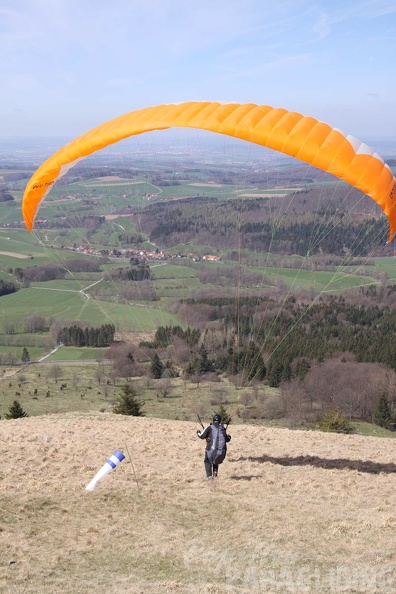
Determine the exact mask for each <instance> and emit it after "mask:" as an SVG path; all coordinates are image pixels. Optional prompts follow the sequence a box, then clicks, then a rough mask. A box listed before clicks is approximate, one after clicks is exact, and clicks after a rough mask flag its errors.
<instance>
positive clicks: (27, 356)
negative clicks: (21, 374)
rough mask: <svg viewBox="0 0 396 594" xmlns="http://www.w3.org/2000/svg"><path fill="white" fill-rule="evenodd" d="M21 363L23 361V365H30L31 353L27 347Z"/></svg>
mask: <svg viewBox="0 0 396 594" xmlns="http://www.w3.org/2000/svg"><path fill="white" fill-rule="evenodd" d="M21 361H22V363H29V361H30V355H29V351H28V350H27V348H26V347H23V351H22V357H21Z"/></svg>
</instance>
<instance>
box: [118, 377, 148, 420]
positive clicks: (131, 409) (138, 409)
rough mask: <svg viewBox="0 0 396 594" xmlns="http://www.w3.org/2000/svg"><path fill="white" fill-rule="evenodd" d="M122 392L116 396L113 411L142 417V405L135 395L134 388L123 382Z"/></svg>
mask: <svg viewBox="0 0 396 594" xmlns="http://www.w3.org/2000/svg"><path fill="white" fill-rule="evenodd" d="M121 390H122V394H121V396H120V397H119V398H118V401H117V404H116V405H115V407H114V409H113V412H115V413H116V414H117V415H129V416H132V417H144V412H143V410H142V405H141V403H140V402H139V399H138V397H137V393H136V390H134V389H133V388H131V387H130V386H129V385H128V384H125V385H124V386H122V388H121Z"/></svg>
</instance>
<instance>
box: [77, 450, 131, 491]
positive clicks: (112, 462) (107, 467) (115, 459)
mask: <svg viewBox="0 0 396 594" xmlns="http://www.w3.org/2000/svg"><path fill="white" fill-rule="evenodd" d="M124 458H125V456H124V454H122V453H121V452H120V451H118V450H116V451H115V452H114V454H113V455H112V456H111V457H110V458H109V459H108V460H107V462H106V464H104V466H102V468H101V469H100V470H99V471H98V472H97V473H96V474H95V476H94V477H93V479H92V481H91V482H90V483H89V485H87V486H86V487H85V489H86V490H87V491H93V490H94V489H95V487H96V483H97V482H98V481H100V480H101V479H102V478H103V477H105V476H106V474H109V472H111V471H112V470H114V468H115V467H116V466H118V464H119V463H120V462H122V461H123V459H124Z"/></svg>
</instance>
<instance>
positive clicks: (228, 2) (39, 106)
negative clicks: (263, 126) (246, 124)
mask: <svg viewBox="0 0 396 594" xmlns="http://www.w3.org/2000/svg"><path fill="white" fill-rule="evenodd" d="M0 48H1V50H0V72H1V86H0V113H1V127H0V135H1V136H15V135H18V136H26V135H29V136H30V135H73V136H74V135H78V134H81V133H83V132H85V131H87V130H89V129H90V128H92V127H94V126H96V125H98V124H99V123H101V122H103V121H106V120H108V119H111V118H113V117H116V116H118V115H121V114H123V113H126V112H128V111H132V110H134V109H138V108H140V107H145V106H148V105H156V104H158V103H172V102H180V101H188V100H221V101H238V102H253V103H264V104H268V105H272V106H273V107H285V108H287V109H290V110H295V111H299V112H301V113H303V114H304V115H312V116H314V117H316V118H318V119H320V120H324V121H326V122H328V123H329V124H331V125H333V126H335V127H338V128H342V129H343V130H345V131H346V132H348V133H350V134H353V135H355V136H357V137H358V138H360V139H361V140H368V139H370V138H373V137H379V138H380V137H390V138H394V139H396V76H395V71H396V61H395V58H396V0H360V1H355V0H316V1H312V0H194V1H191V0H0Z"/></svg>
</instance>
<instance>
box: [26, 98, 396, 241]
mask: <svg viewBox="0 0 396 594" xmlns="http://www.w3.org/2000/svg"><path fill="white" fill-rule="evenodd" d="M175 127H178V128H198V129H201V130H208V131H211V132H217V133H219V134H225V135H228V136H233V137H235V138H240V139H243V140H247V141H249V142H254V143H256V144H260V145H263V146H266V147H267V148H270V149H274V150H277V151H280V152H282V153H285V154H288V155H290V156H293V157H296V158H298V159H300V160H302V161H305V162H307V163H310V164H311V165H314V166H315V167H318V168H319V169H322V170H324V171H327V172H328V173H331V174H332V175H334V176H336V177H338V178H339V179H342V180H343V181H346V182H348V183H350V184H351V185H353V186H355V187H356V188H358V189H359V190H361V191H363V192H364V193H365V194H367V195H368V196H370V197H371V198H373V200H375V202H377V203H378V204H379V205H380V207H381V208H382V210H383V211H384V212H385V214H386V215H387V217H388V220H389V225H390V231H389V241H391V239H392V237H393V234H394V233H395V232H396V180H395V178H394V177H393V175H392V172H391V170H390V168H389V166H388V165H386V164H385V163H384V161H383V160H382V158H381V157H380V156H379V155H377V154H376V153H375V152H374V151H373V150H372V149H370V147H368V146H367V145H365V144H363V143H361V142H360V141H359V140H357V139H356V138H354V137H352V136H347V135H346V134H345V133H344V132H342V131H340V130H338V129H336V128H332V127H331V126H329V125H328V124H325V123H324V122H319V121H318V120H316V119H314V118H312V117H307V116H303V115H301V114H299V113H296V112H292V111H287V110H286V109H280V108H273V107H270V106H268V105H256V104H253V103H246V104H239V103H229V104H221V103H217V102H197V101H192V102H187V103H180V104H168V105H158V106H155V107H148V108H145V109H141V110H137V111H132V112H130V113H127V114H125V115H122V116H120V117H118V118H115V119H113V120H110V121H108V122H105V123H104V124H101V125H100V126H98V127H96V128H94V129H92V130H90V131H89V132H87V133H85V134H83V135H82V136H79V137H78V138H76V139H75V140H73V141H72V142H70V143H69V144H67V145H66V146H64V147H63V148H61V149H60V150H58V151H57V152H56V153H54V154H53V155H52V156H51V157H50V158H49V159H47V161H45V162H44V163H43V164H42V165H41V166H40V167H39V169H38V170H37V171H36V172H35V173H34V174H33V176H32V178H31V179H30V181H29V182H28V184H27V186H26V189H25V193H24V196H23V201H22V213H23V218H24V221H25V224H26V227H27V228H28V230H29V231H31V230H32V229H33V225H34V219H35V216H36V214H37V210H38V207H39V205H40V203H41V201H42V200H43V198H44V197H45V196H46V194H47V193H48V192H49V190H50V189H51V187H52V185H53V184H54V182H55V181H56V180H57V179H59V178H60V177H62V175H64V174H65V173H67V171H68V170H69V169H70V168H71V167H73V166H74V165H75V164H76V163H77V162H78V161H79V160H80V159H82V158H84V157H87V156H88V155H90V154H92V153H94V152H95V151H97V150H100V149H102V148H105V147H106V146H108V145H110V144H113V143H115V142H118V141H120V140H123V139H125V138H128V137H130V136H134V135H137V134H142V133H144V132H149V131H153V130H165V129H167V128H175Z"/></svg>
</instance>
